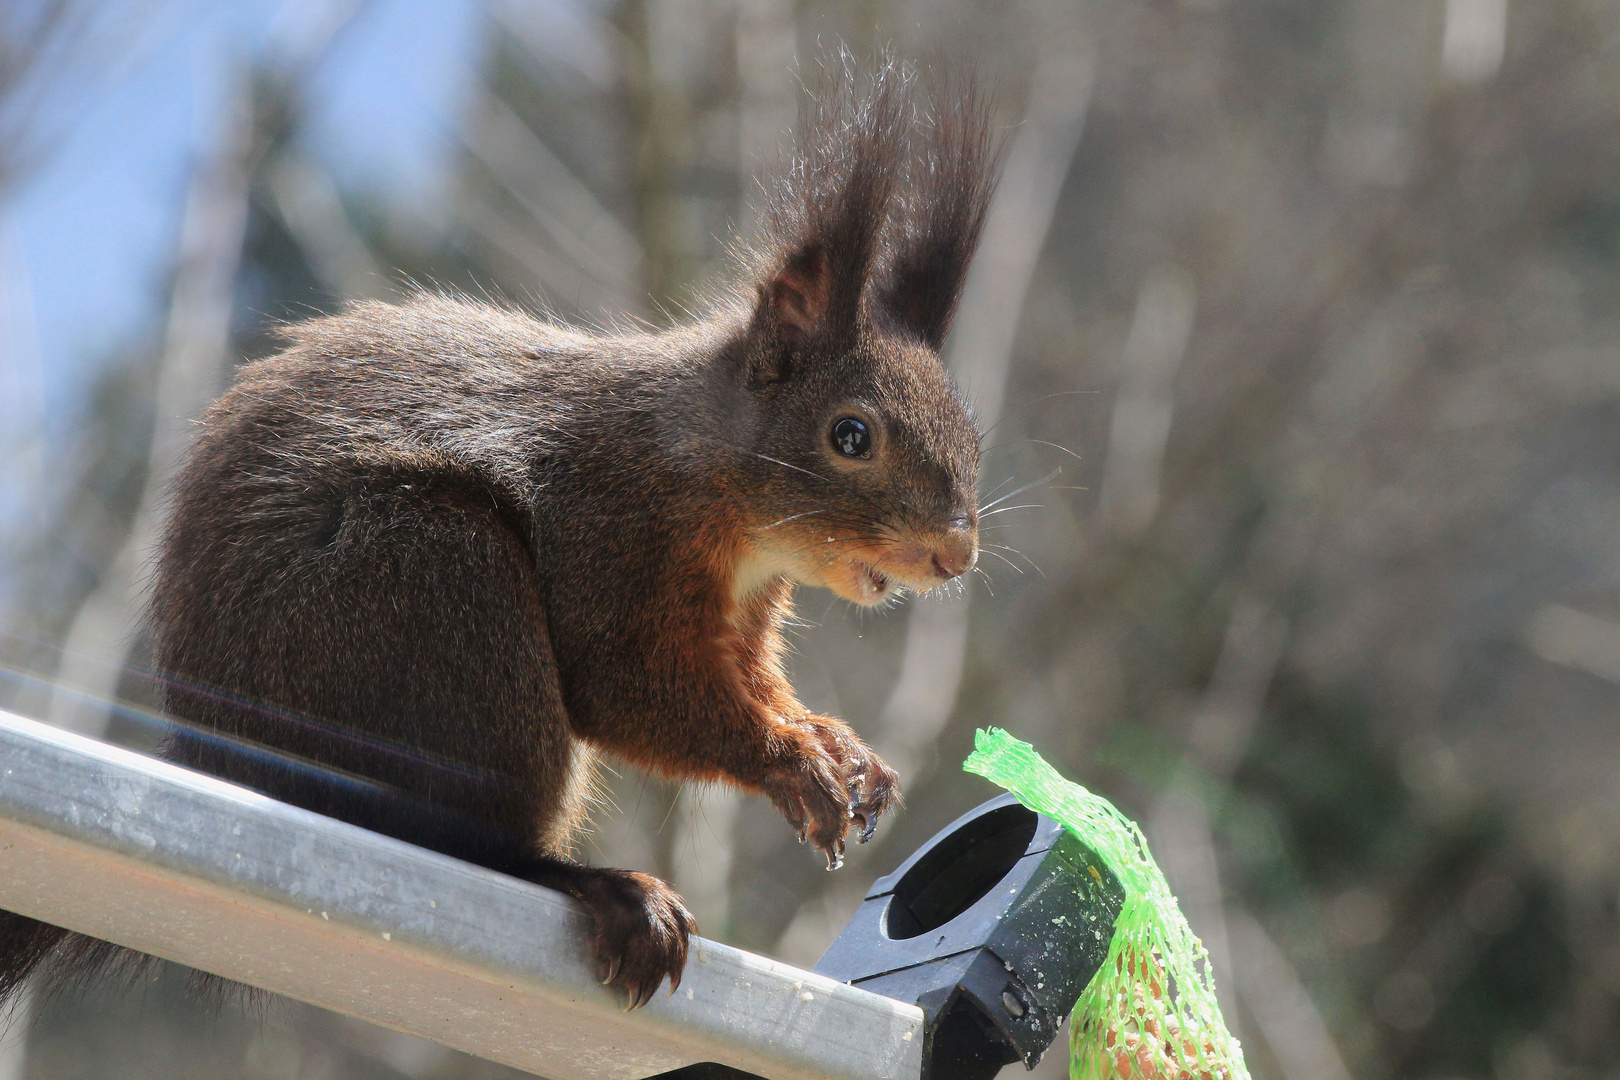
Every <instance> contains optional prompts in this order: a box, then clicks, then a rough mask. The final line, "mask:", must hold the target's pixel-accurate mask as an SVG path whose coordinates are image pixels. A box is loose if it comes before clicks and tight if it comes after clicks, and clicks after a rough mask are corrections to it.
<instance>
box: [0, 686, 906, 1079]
mask: <svg viewBox="0 0 1620 1080" xmlns="http://www.w3.org/2000/svg"><path fill="white" fill-rule="evenodd" d="M0 769H3V775H0V907H4V908H6V909H9V910H11V911H16V912H20V913H21V914H24V915H28V916H31V917H33V918H36V919H42V920H45V921H47V922H51V923H54V924H56V925H58V926H64V927H67V928H68V929H70V930H76V931H78V932H79V933H83V934H89V935H91V936H94V937H98V938H103V939H105V940H107V941H112V942H116V943H118V944H120V945H127V946H129V947H131V948H135V949H139V950H141V951H142V952H147V953H151V954H153V955H155V956H161V957H164V958H166V959H169V960H174V961H178V962H179V963H182V964H187V965H190V966H192V967H196V968H200V969H202V970H204V971H210V972H213V973H215V974H218V975H223V976H225V977H226V978H230V979H234V980H237V981H239V982H243V983H247V984H250V985H252V986H257V987H261V988H263V989H266V990H271V991H274V992H275V993H278V994H285V995H286V996H288V997H292V998H297V999H298V1000H300V1001H306V1002H309V1003H311V1004H313V1005H319V1006H321V1007H323V1008H327V1009H332V1010H334V1011H336V1012H340V1013H346V1014H348V1015H350V1016H355V1017H359V1018H360V1019H363V1020H368V1021H371V1022H372V1023H376V1024H381V1025H382V1026H384V1027H388V1028H393V1029H394V1030H396V1031H403V1032H407V1033H409V1034H412V1035H417V1036H420V1037H422V1038H425V1039H431V1040H433V1041H434V1042H438V1043H442V1044H443V1045H445V1046H449V1047H453V1048H455V1049H457V1050H463V1051H466V1052H467V1053H470V1054H476V1055H478V1056H480V1057H484V1058H488V1059H490V1060H492V1061H498V1062H501V1063H502V1064H506V1065H511V1066H514V1067H516V1068H519V1069H525V1070H528V1071H529V1072H533V1073H539V1074H541V1075H543V1076H546V1077H550V1078H552V1080H637V1078H640V1077H646V1076H651V1075H653V1074H656V1073H661V1072H666V1071H670V1070H673V1069H678V1068H682V1067H684V1066H686V1065H690V1064H695V1063H699V1062H718V1063H721V1064H724V1065H729V1066H731V1067H733V1068H737V1069H742V1070H744V1071H746V1072H750V1073H755V1074H758V1075H759V1076H762V1077H768V1078H770V1080H914V1078H916V1077H918V1076H919V1074H920V1072H921V1067H922V1050H923V1035H924V1031H923V1014H922V1011H921V1010H920V1009H918V1008H917V1007H915V1006H913V1005H907V1004H904V1003H901V1002H898V1001H894V1000H891V999H889V998H885V997H880V996H878V995H876V994H872V993H868V992H866V991H862V990H857V989H855V988H853V987H850V986H846V985H844V984H842V983H837V982H833V981H832V980H830V979H827V978H824V977H823V976H820V975H815V974H812V973H811V972H808V971H801V970H798V969H796V968H792V967H789V966H787V965H785V964H780V963H777V962H776V961H774V960H770V959H768V958H766V957H762V956H756V955H754V954H751V953H746V952H743V951H741V950H739V949H733V948H730V947H728V946H726V945H721V944H719V943H717V942H713V941H706V940H702V939H694V940H693V942H692V951H691V958H690V960H689V962H688V964H687V968H686V975H685V978H684V980H683V981H682V983H681V988H680V990H679V991H678V992H677V993H676V994H675V995H673V996H669V995H665V994H662V993H660V994H658V995H656V996H655V998H654V999H653V1001H652V1003H651V1004H649V1005H647V1006H646V1007H645V1008H643V1009H640V1010H638V1011H636V1012H634V1013H629V1014H627V1013H625V1012H623V1011H622V1008H621V1005H620V1002H619V1000H618V998H617V997H616V996H615V995H614V994H612V993H610V992H608V991H607V990H606V989H604V988H603V987H601V986H600V985H598V984H597V982H596V980H595V979H594V978H593V977H592V973H591V971H592V969H591V965H590V964H589V962H588V959H587V956H586V946H585V941H586V931H587V929H588V920H587V916H586V915H585V914H584V912H583V911H582V910H580V909H578V908H576V907H575V906H574V905H573V904H572V902H571V901H569V900H567V899H566V898H565V897H563V896H561V895H560V894H558V893H555V892H551V891H550V890H547V889H542V888H539V887H537V886H534V885H530V884H528V883H526V882H522V881H518V880H516V879H513V878H510V877H506V876H504V875H501V874H497V873H494V872H492V871H489V870H485V869H483V868H481V867H477V866H472V865H470V864H467V863H463V862H460V861H458V860H456V859H451V858H447V857H445V856H442V855H438V854H436V853H433V852H430V851H426V850H424V849H421V848H417V847H414V846H412V845H410V844H406V843H402V842H400V841H397V840H393V839H390V838H388V837H385V836H380V835H378V834H376V833H371V832H368V831H366V830H364V829H359V828H356V827H354V826H352V825H348V824H345V823H343V822H340V821H336V820H333V819H331V818H327V817H323V816H321V815H319V814H313V813H309V812H307V811H304V810H300V809H297V808H295V807H291V806H288V805H286V804H284V803H280V802H277V801H275V800H273V799H270V798H267V797H265V796H262V795H259V794H256V793H254V792H252V791H248V790H246V789H244V788H241V787H237V786H236V785H233V784H229V783H226V782H224V781H221V780H216V779H214V778H212V777H208V776H203V775H201V774H198V773H195V772H192V771H190V770H187V769H182V768H179V767H177V766H174V765H171V764H169V763H167V762H163V761H158V760H155V759H152V758H149V757H145V756H143V755H140V754H137V753H133V752H131V751H128V750H123V749H120V748H118V747H114V746H108V745H106V744H103V743H99V742H96V741H94V740H91V739H86V738H84V737H82V736H79V735H75V734H72V733H71V732H66V731H62V730H59V729H56V728H52V727H49V726H47V725H45V724H41V723H38V722H36V721H33V720H29V719H26V718H24V717H21V716H17V715H15V714H12V713H7V712H3V711H0Z"/></svg>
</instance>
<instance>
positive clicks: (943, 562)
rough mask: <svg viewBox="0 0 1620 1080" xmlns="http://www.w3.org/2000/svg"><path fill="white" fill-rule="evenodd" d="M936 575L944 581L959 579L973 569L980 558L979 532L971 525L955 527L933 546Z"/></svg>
mask: <svg viewBox="0 0 1620 1080" xmlns="http://www.w3.org/2000/svg"><path fill="white" fill-rule="evenodd" d="M933 548H934V573H936V574H938V575H939V576H940V577H941V578H942V579H947V580H948V579H950V578H953V577H959V576H960V575H962V574H965V573H967V572H968V571H969V570H971V569H973V564H974V563H975V562H976V561H978V558H979V542H978V535H977V530H975V529H974V528H973V527H972V526H971V525H967V524H965V523H964V524H960V525H953V526H952V527H951V528H950V529H949V530H947V531H946V532H945V533H944V535H942V536H941V537H940V538H939V539H938V540H937V541H935V543H934V544H933Z"/></svg>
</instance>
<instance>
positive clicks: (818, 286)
mask: <svg viewBox="0 0 1620 1080" xmlns="http://www.w3.org/2000/svg"><path fill="white" fill-rule="evenodd" d="M827 269H828V265H827V255H826V253H825V252H824V251H822V250H821V249H820V248H819V247H817V248H812V249H810V250H808V251H805V252H801V253H800V255H799V256H798V257H797V258H795V259H794V260H793V261H791V262H790V263H788V265H786V266H784V267H783V268H782V269H781V270H780V271H779V272H778V273H777V275H776V276H775V277H774V278H772V279H771V281H770V284H769V285H767V286H766V297H765V299H766V303H768V304H769V305H770V309H771V316H772V322H773V323H774V324H775V326H776V337H777V340H778V341H780V342H781V343H782V344H783V345H786V346H788V347H789V348H793V347H795V346H797V345H798V344H799V343H800V342H801V341H803V340H804V339H805V338H807V337H809V336H810V335H812V334H814V333H815V332H816V331H817V330H819V329H820V328H821V326H822V323H823V322H824V320H825V319H826V317H827V306H828V302H829V298H830V296H831V289H830V288H829V286H830V284H831V282H829V281H828V280H827V277H828V275H827Z"/></svg>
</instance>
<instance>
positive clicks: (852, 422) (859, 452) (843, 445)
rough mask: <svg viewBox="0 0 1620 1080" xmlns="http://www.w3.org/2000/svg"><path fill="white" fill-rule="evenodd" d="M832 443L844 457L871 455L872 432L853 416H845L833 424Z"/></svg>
mask: <svg viewBox="0 0 1620 1080" xmlns="http://www.w3.org/2000/svg"><path fill="white" fill-rule="evenodd" d="M832 443H833V447H834V448H835V449H837V451H838V452H839V453H840V454H843V455H844V456H845V457H859V458H863V457H871V456H872V433H871V432H870V431H869V430H867V427H866V425H865V424H863V423H862V422H861V421H859V420H857V419H855V418H854V417H853V416H846V417H844V418H843V419H842V420H839V421H837V422H836V423H834V424H833V426H832Z"/></svg>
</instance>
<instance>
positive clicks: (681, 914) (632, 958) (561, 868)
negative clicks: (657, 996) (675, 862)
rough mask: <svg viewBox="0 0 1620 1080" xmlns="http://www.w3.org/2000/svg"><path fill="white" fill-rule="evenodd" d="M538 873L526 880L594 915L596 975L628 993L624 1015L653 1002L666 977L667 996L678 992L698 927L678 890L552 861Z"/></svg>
mask: <svg viewBox="0 0 1620 1080" xmlns="http://www.w3.org/2000/svg"><path fill="white" fill-rule="evenodd" d="M536 870H537V871H538V872H537V873H533V874H525V875H524V876H525V877H528V878H529V879H530V880H532V881H534V882H535V884H537V885H545V886H547V887H549V888H553V889H558V890H560V891H562V892H565V893H567V894H568V895H569V896H572V897H573V898H574V899H575V900H578V901H579V902H580V903H582V904H584V905H585V908H586V910H588V911H589V912H590V913H591V919H592V921H593V922H594V923H595V925H596V930H595V933H594V934H593V935H592V937H591V951H592V954H593V955H594V956H595V957H596V977H597V978H598V979H600V980H601V981H602V983H603V985H605V986H610V987H612V988H613V989H615V990H622V991H624V993H625V997H626V1004H625V1009H626V1011H628V1010H630V1009H636V1008H640V1007H641V1006H642V1005H645V1004H646V1003H647V1002H649V1001H651V1000H652V996H653V993H654V992H655V991H656V990H657V989H658V987H659V984H661V983H662V982H663V981H664V979H665V978H666V977H667V978H668V979H669V992H670V993H672V994H673V993H674V992H675V988H676V987H677V986H679V985H680V984H681V972H682V971H683V970H684V969H685V967H686V950H687V943H688V939H689V938H690V937H691V935H693V934H695V933H697V923H696V921H695V920H693V918H692V913H691V912H689V911H687V910H686V905H685V904H683V903H682V902H681V898H680V896H679V894H677V893H676V892H675V890H674V889H671V888H670V887H669V886H668V885H666V884H664V882H662V881H660V880H659V879H658V878H655V877H653V876H652V875H651V874H641V873H637V872H636V871H634V870H606V869H600V868H596V867H585V866H574V865H571V864H561V863H551V862H549V861H548V862H547V864H545V865H543V866H540V867H536Z"/></svg>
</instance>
